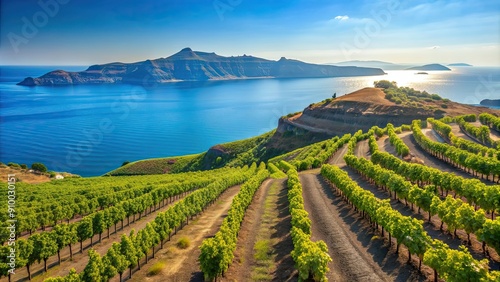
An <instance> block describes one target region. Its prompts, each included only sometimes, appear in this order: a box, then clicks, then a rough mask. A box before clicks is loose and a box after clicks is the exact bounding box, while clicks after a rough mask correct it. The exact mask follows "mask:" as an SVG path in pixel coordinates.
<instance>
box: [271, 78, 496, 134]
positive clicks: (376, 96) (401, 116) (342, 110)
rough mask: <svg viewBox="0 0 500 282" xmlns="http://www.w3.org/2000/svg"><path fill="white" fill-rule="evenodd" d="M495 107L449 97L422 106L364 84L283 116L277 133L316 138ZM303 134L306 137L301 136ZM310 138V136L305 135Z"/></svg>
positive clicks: (422, 103)
mask: <svg viewBox="0 0 500 282" xmlns="http://www.w3.org/2000/svg"><path fill="white" fill-rule="evenodd" d="M482 112H490V113H496V114H498V113H499V111H495V110H492V109H489V108H485V107H476V106H470V105H464V104H460V103H456V102H452V101H449V100H447V101H445V100H437V101H435V100H430V101H429V100H421V101H420V104H419V105H418V106H409V105H401V104H396V103H394V102H391V101H389V100H387V99H386V98H385V93H384V92H383V91H382V89H381V88H371V87H369V88H364V89H361V90H358V91H355V92H353V93H350V94H346V95H344V96H341V97H339V98H336V99H328V100H326V101H324V102H321V103H317V104H311V105H310V106H309V107H307V108H305V109H304V110H303V111H302V112H301V113H298V114H296V115H293V116H291V117H282V118H281V119H280V120H279V124H278V128H277V134H281V135H282V136H304V137H306V136H309V137H315V138H316V140H319V139H324V138H327V137H331V136H335V135H338V136H341V135H343V134H345V133H354V132H356V131H357V130H359V129H361V130H363V131H367V130H369V129H370V128H371V127H372V126H374V125H377V126H379V127H385V126H386V125H387V123H392V124H394V125H395V126H400V125H402V124H411V121H412V120H414V119H422V120H424V119H427V118H428V117H434V118H442V117H444V116H445V115H449V116H457V115H462V114H472V113H473V114H480V113H482ZM301 138H302V137H301ZM303 139H307V138H303Z"/></svg>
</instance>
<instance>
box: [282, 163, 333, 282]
mask: <svg viewBox="0 0 500 282" xmlns="http://www.w3.org/2000/svg"><path fill="white" fill-rule="evenodd" d="M287 174H288V182H287V187H288V202H289V204H290V205H289V210H290V214H291V218H292V230H291V235H292V240H293V251H292V254H291V255H292V258H293V260H294V261H295V268H296V269H297V270H298V271H299V277H300V279H301V280H304V281H305V280H307V279H308V278H309V277H310V275H312V277H313V278H314V280H315V281H326V280H327V278H326V273H327V272H328V271H329V269H328V266H327V265H328V263H329V262H330V261H332V259H331V257H330V256H329V255H328V247H327V246H326V244H325V242H323V241H317V242H313V241H311V220H310V219H309V217H308V213H307V211H306V210H305V208H304V199H303V198H302V185H301V184H300V180H299V175H298V173H297V171H296V170H295V169H290V170H288V172H287Z"/></svg>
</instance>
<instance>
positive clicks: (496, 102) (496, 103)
mask: <svg viewBox="0 0 500 282" xmlns="http://www.w3.org/2000/svg"><path fill="white" fill-rule="evenodd" d="M480 104H481V105H483V106H492V107H500V99H495V100H491V99H484V100H482V101H481V102H480Z"/></svg>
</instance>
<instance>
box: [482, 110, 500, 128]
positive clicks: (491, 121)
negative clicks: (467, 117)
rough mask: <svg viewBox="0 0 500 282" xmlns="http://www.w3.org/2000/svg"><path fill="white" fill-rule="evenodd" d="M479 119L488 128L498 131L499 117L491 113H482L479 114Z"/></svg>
mask: <svg viewBox="0 0 500 282" xmlns="http://www.w3.org/2000/svg"><path fill="white" fill-rule="evenodd" d="M479 121H480V122H481V123H482V124H484V125H487V126H489V127H490V128H493V129H494V130H496V131H498V132H500V118H499V117H496V116H494V115H492V114H488V113H482V114H480V115H479Z"/></svg>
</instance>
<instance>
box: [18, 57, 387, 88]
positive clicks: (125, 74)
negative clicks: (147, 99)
mask: <svg viewBox="0 0 500 282" xmlns="http://www.w3.org/2000/svg"><path fill="white" fill-rule="evenodd" d="M381 74H385V73H384V71H383V70H381V69H378V68H360V67H338V66H329V65H315V64H308V63H304V62H301V61H297V60H288V59H286V58H281V59H280V60H279V61H272V60H266V59H261V58H257V57H253V56H246V55H244V56H237V57H233V56H231V57H224V56H219V55H217V54H215V53H206V52H195V51H193V50H191V49H190V48H184V49H182V50H181V51H180V52H178V53H176V54H174V55H172V56H170V57H168V58H159V59H155V60H146V61H143V62H136V63H130V64H125V63H110V64H104V65H93V66H90V67H89V68H88V69H87V70H85V71H81V72H67V71H63V70H56V71H52V72H49V73H47V74H45V75H43V76H41V77H38V78H32V77H27V78H25V79H24V80H23V81H21V82H19V83H18V84H19V85H25V86H36V85H68V84H102V83H129V84H151V83H163V82H172V81H205V80H229V79H245V78H294V77H295V78H298V77H340V76H365V75H381Z"/></svg>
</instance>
